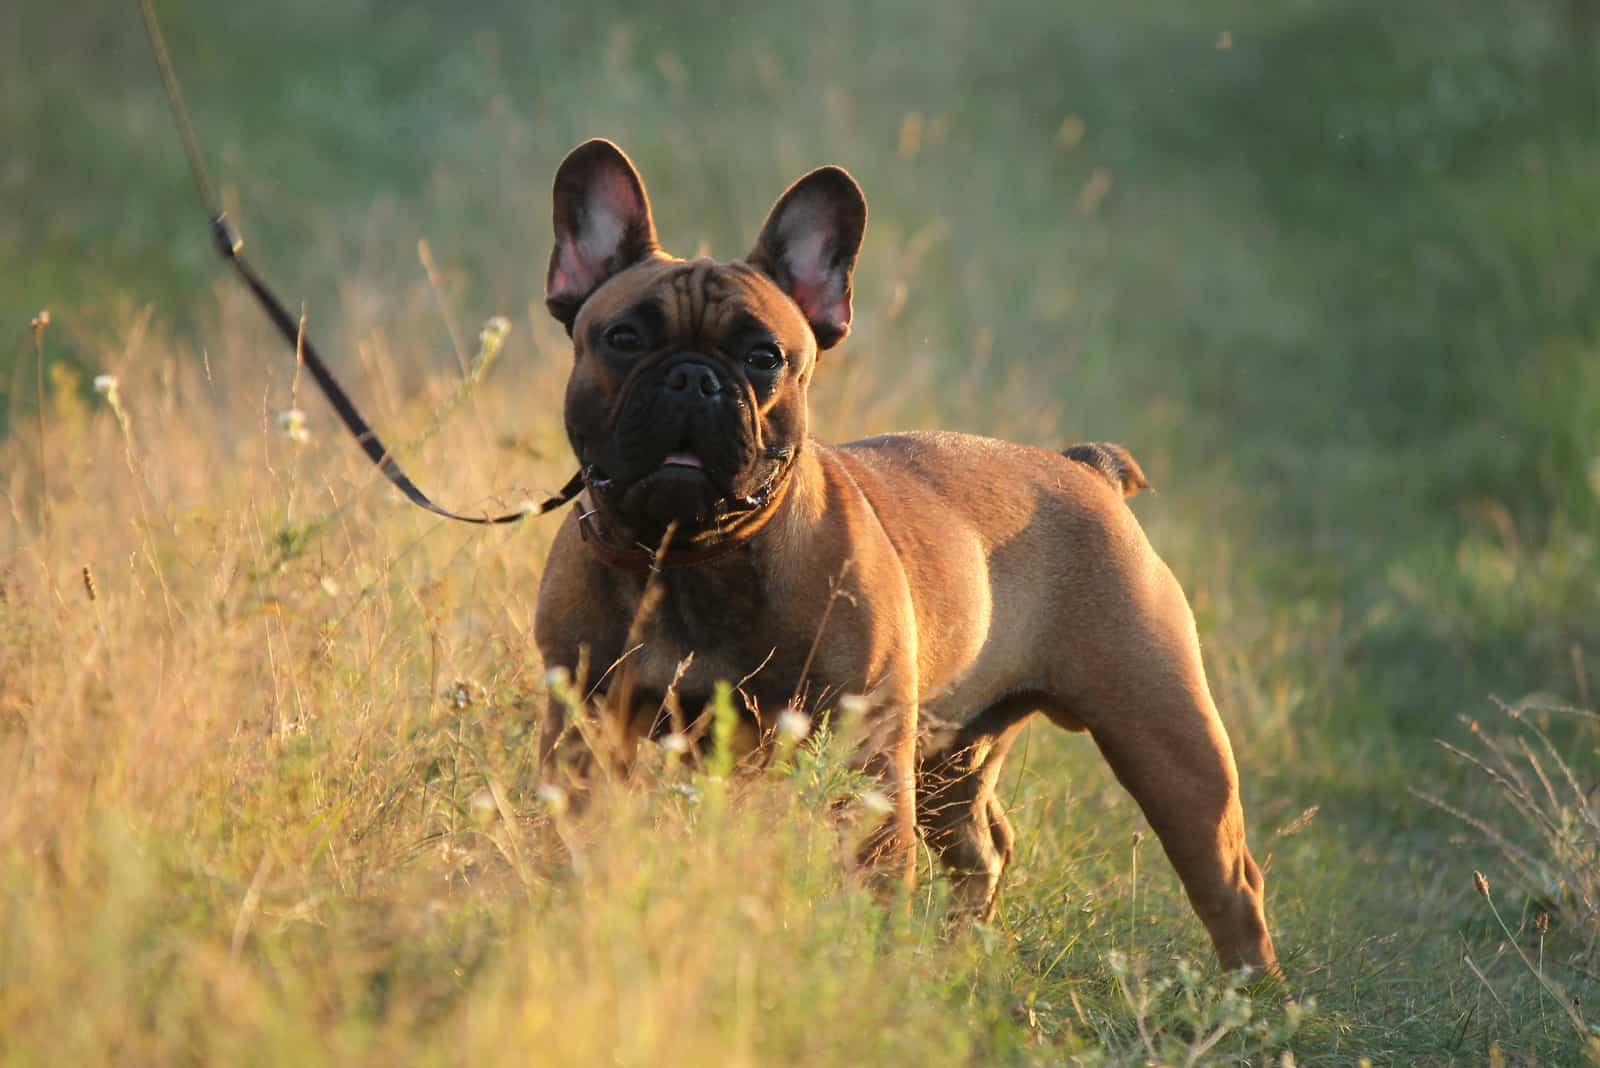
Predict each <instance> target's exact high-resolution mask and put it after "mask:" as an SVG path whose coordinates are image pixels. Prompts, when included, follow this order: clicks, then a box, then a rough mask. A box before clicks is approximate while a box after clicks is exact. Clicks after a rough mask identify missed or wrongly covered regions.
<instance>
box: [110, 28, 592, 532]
mask: <svg viewBox="0 0 1600 1068" xmlns="http://www.w3.org/2000/svg"><path fill="white" fill-rule="evenodd" d="M139 7H140V10H141V11H142V12H143V14H144V28H145V31H146V32H147V33H148V34H149V36H150V49H151V51H152V52H153V53H154V54H155V59H156V66H157V67H159V68H160V70H161V82H162V84H163V86H165V88H166V91H167V103H168V104H169V105H171V108H172V119H173V121H174V122H175V123H176V124H177V127H178V137H179V138H180V139H181V140H182V141H183V151H184V155H186V156H188V157H189V170H190V171H191V172H192V173H193V174H194V183H195V186H196V188H198V189H199V191H200V198H201V199H202V200H204V201H205V205H206V214H207V216H208V217H209V218H210V219H211V237H212V240H213V241H214V242H215V243H216V246H217V251H218V252H220V253H221V254H222V258H223V259H225V260H227V261H228V262H229V263H231V264H233V267H234V270H236V271H237V272H238V274H239V277H240V278H242V279H243V280H244V284H245V285H247V286H249V287H250V292H251V293H253V294H255V298H256V303H258V304H260V305H261V309H262V310H263V311H265V312H266V313H267V318H269V319H271V320H272V323H273V325H274V326H276V327H277V328H278V333H280V334H282V335H283V338H284V340H285V341H287V342H289V344H290V346H291V347H293V348H294V349H295V351H296V352H298V353H299V354H300V357H301V358H302V359H303V360H304V362H305V365H306V368H307V369H308V370H309V371H310V372H311V377H312V378H314V379H316V380H317V385H319V386H321V387H322V394H323V396H325V397H327V398H328V403H329V404H331V405H333V410H334V411H335V412H337V413H338V415H339V421H340V422H342V423H344V425H345V429H346V430H348V431H350V433H351V435H352V436H353V437H354V438H355V439H356V443H357V444H359V445H360V446H361V451H362V452H364V453H366V454H367V458H368V459H370V460H371V461H372V462H373V463H374V464H376V465H377V468H378V470H380V471H382V472H383V474H384V476H385V477H386V478H388V480H389V481H390V482H392V483H394V485H395V487H396V488H397V489H398V490H399V491H400V492H401V493H403V494H405V495H406V498H407V499H408V500H409V501H411V503H412V504H415V505H417V506H418V507H421V508H426V509H427V510H428V511H430V512H432V513H433V514H434V515H441V516H444V517H445V518H446V519H455V520H458V521H460V522H462V523H484V524H492V523H515V522H517V521H518V520H520V519H524V518H526V517H527V516H528V515H530V514H536V515H544V514H545V513H547V512H553V511H555V510H556V509H557V508H560V507H561V506H562V505H564V504H566V503H567V502H569V501H571V500H572V499H573V498H574V497H576V496H577V495H578V494H579V493H580V492H582V491H583V473H582V472H581V471H580V472H579V473H578V474H575V475H573V476H572V478H570V479H568V480H567V484H566V485H565V486H563V487H561V492H560V493H558V494H556V495H555V496H554V497H551V498H550V499H548V500H546V501H545V502H544V503H543V504H540V505H539V506H538V507H537V508H530V509H524V510H522V511H518V512H508V513H506V514H505V515H497V516H472V515H461V514H460V513H458V512H452V511H450V510H449V509H448V508H442V507H440V506H439V505H437V504H434V503H433V501H432V500H430V499H429V498H428V495H427V494H426V493H423V492H422V491H421V490H420V489H418V488H417V485H416V483H414V482H412V481H411V479H410V478H409V477H408V476H407V475H406V473H405V472H404V471H402V470H401V469H400V465H399V464H398V463H397V462H396V461H395V459H394V457H393V456H392V455H390V453H389V450H388V449H387V448H386V447H385V446H384V444H383V442H382V441H380V440H379V439H378V435H377V433H376V432H375V431H374V430H373V429H372V427H371V426H369V425H368V424H367V421H366V420H365V419H363V418H362V417H361V413H360V412H359V411H358V410H357V409H356V406H355V404H353V403H352V402H351V400H350V397H349V395H348V394H346V393H345V391H344V388H343V387H342V386H340V385H339V380H338V379H336V378H334V377H333V372H332V371H330V370H329V369H328V365H327V364H326V363H325V362H323V359H322V356H321V355H320V354H319V353H318V352H317V349H316V346H315V345H313V344H312V343H311V338H310V337H309V336H307V335H306V334H305V333H304V331H303V330H302V328H301V323H300V321H299V320H297V319H296V318H295V317H294V316H292V315H290V314H289V311H288V309H287V308H285V307H284V306H283V302H282V301H281V300H279V299H278V297H277V294H275V293H273V292H272V289H271V287H269V286H268V285H267V283H266V282H265V281H264V280H263V279H262V278H261V276H260V275H259V274H257V273H256V272H255V269H254V268H253V267H251V266H250V263H249V261H248V260H246V259H245V258H244V239H243V238H242V237H240V236H239V231H237V230H235V229H234V227H233V223H231V222H230V221H229V220H228V215H227V213H226V212H224V211H223V210H222V202H221V201H220V200H219V199H218V198H217V192H216V189H215V188H213V187H212V185H211V178H210V176H209V175H207V174H206V167H205V163H204V162H203V161H202V160H201V158H200V148H199V146H198V145H197V144H196V143H195V138H194V130H193V129H192V128H191V127H190V125H189V115H188V112H187V111H186V110H185V109H184V106H183V92H182V90H181V89H179V87H178V76H177V74H176V73H175V72H174V71H173V69H172V59H171V57H170V56H168V55H167V45H166V42H165V41H164V40H163V39H162V37H161V27H160V26H159V25H158V24H157V22H156V13H155V9H154V8H153V7H151V0H139Z"/></svg>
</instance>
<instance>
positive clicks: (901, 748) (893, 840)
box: [857, 668, 917, 890]
mask: <svg viewBox="0 0 1600 1068" xmlns="http://www.w3.org/2000/svg"><path fill="white" fill-rule="evenodd" d="M905 674H908V675H910V676H911V679H910V680H902V681H901V684H900V685H898V686H895V687H894V688H893V690H892V694H893V696H890V697H887V698H886V699H884V700H883V701H882V702H881V703H880V702H877V701H874V702H873V704H872V705H871V706H869V710H868V713H867V737H866V739H865V741H864V743H863V744H862V746H861V748H860V750H858V752H859V754H860V758H859V763H860V766H861V768H862V770H863V771H865V772H867V773H868V774H869V775H872V776H873V777H874V778H876V779H877V780H878V782H879V783H880V784H881V785H880V788H881V790H882V792H883V796H884V798H885V799H886V800H887V801H888V804H889V811H888V813H887V815H886V817H885V819H884V821H883V822H882V823H881V824H880V825H879V826H878V827H876V828H875V829H874V830H873V832H872V833H871V834H870V835H868V836H867V840H866V841H865V842H863V843H862V845H861V848H860V850H859V851H858V853H857V857H858V860H859V863H860V864H861V866H862V867H863V868H864V869H865V870H868V871H871V872H873V873H874V874H877V875H880V876H883V877H884V878H885V879H886V880H897V881H899V882H901V883H903V884H904V885H905V887H906V889H908V890H911V889H915V888H916V885H917V745H916V741H917V700H916V697H915V696H914V695H915V693H916V685H915V681H914V680H915V669H914V668H913V669H912V670H911V671H910V672H906V673H905Z"/></svg>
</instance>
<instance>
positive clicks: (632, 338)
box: [606, 325, 644, 352]
mask: <svg viewBox="0 0 1600 1068" xmlns="http://www.w3.org/2000/svg"><path fill="white" fill-rule="evenodd" d="M606 344H607V345H610V346H611V347H612V348H614V349H616V350H617V351H618V352H638V351H640V350H641V349H643V348H644V338H642V337H640V336H639V331H637V330H635V329H634V328H633V327H631V326H627V325H617V326H613V327H612V328H611V329H610V330H607V331H606Z"/></svg>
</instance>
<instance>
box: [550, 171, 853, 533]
mask: <svg viewBox="0 0 1600 1068" xmlns="http://www.w3.org/2000/svg"><path fill="white" fill-rule="evenodd" d="M554 200H555V205H554V206H555V249H554V251H552V252H551V254H550V273H549V276H548V279H547V282H546V290H545V304H546V306H547V307H549V309H550V314H552V315H554V316H555V317H556V318H557V319H558V320H560V321H561V322H562V324H563V325H565V326H566V328H567V332H568V334H570V335H571V337H572V345H573V354H574V363H573V368H572V377H571V378H570V379H569V380H568V383H567V397H566V424H567V436H568V438H569V439H570V440H571V442H572V448H573V451H574V452H576V453H577V455H578V461H579V463H580V464H582V465H583V467H584V470H585V471H586V472H587V474H588V480H589V484H590V487H591V489H592V490H594V491H595V492H594V497H595V499H596V504H597V505H598V506H599V507H601V508H602V509H605V510H607V511H608V512H610V513H612V515H613V517H614V518H615V519H616V520H618V521H620V522H621V523H622V524H623V525H625V526H626V527H628V528H629V529H630V530H632V531H633V532H635V533H636V534H637V535H638V536H639V537H641V538H644V539H652V538H656V537H659V535H660V533H661V532H662V531H663V530H665V528H666V527H667V525H668V524H669V523H676V524H677V525H678V528H679V529H680V530H683V531H687V532H691V533H692V532H695V531H699V530H704V529H707V528H709V527H712V526H714V525H715V524H717V523H718V522H719V520H720V519H721V517H723V516H725V515H727V514H729V513H730V512H738V511H741V510H746V511H747V510H750V509H752V508H756V507H759V506H760V504H761V503H762V502H764V501H765V500H766V499H767V497H768V495H769V494H770V493H771V491H772V490H773V488H774V483H775V482H776V481H777V480H778V479H780V478H781V477H782V476H783V475H784V473H785V472H786V471H787V469H788V464H789V461H790V460H791V459H792V458H793V457H794V455H795V454H796V451H797V450H798V449H799V448H800V447H801V446H802V444H803V442H804V440H805V436H806V388H807V386H808V385H809V384H810V382H811V373H812V370H813V369H814V367H815V365H816V359H817V352H818V351H819V350H821V349H826V348H829V347H831V346H833V345H836V344H838V343H839V341H841V340H842V339H843V338H844V336H845V334H846V333H847V332H848V331H849V329H850V272H851V269H852V268H853V267H854V265H855V260H856V252H857V250H858V249H859V248H860V246H861V235H862V232H863V231H864V230H865V228H866V223H867V205H866V201H865V200H864V199H863V198H862V195H861V190H860V188H859V187H858V186H857V185H856V183H855V181H854V180H853V179H852V178H851V177H850V176H849V175H848V174H846V173H845V172H844V171H842V170H840V169H839V168H837V167H823V168H821V169H820V170H815V171H812V172H811V173H810V174H808V175H806V176H805V177H804V178H801V179H800V180H799V181H798V182H796V183H795V184H794V185H792V186H790V187H789V190H788V192H786V193H784V194H783V196H781V197H780V198H778V202H777V204H775V205H774V206H773V208H772V212H771V214H770V215H769V216H768V217H767V221H766V225H765V226H763V227H762V230H761V236H760V237H758V238H757V239H756V244H755V248H754V249H753V250H752V251H751V252H750V254H749V255H747V256H746V257H745V258H744V259H742V260H733V261H731V262H728V263H718V262H715V261H713V260H709V259H702V260H694V261H685V260H680V259H677V258H675V257H673V256H670V255H668V254H667V253H665V252H663V251H662V250H661V248H660V246H659V245H658V244H657V241H656V231H655V224H654V222H653V221H652V220H651V216H650V201H649V198H648V197H647V196H646V194H645V189H644V182H643V181H642V180H641V179H640V178H639V174H638V172H637V171H636V170H635V169H634V167H633V164H632V163H631V162H629V160H628V157H627V156H625V155H624V154H623V153H622V150H621V149H619V148H617V146H616V145H613V144H612V143H611V142H609V141H603V140H594V141H589V142H586V143H585V144H582V145H580V146H578V147H577V148H576V149H574V150H573V151H572V153H571V154H570V155H568V156H567V158H566V159H565V160H564V161H563V162H562V164H561V167H560V169H559V170H558V171H557V172H556V179H555V194H554Z"/></svg>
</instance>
